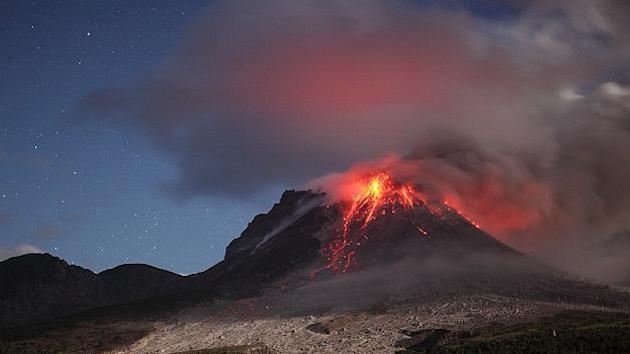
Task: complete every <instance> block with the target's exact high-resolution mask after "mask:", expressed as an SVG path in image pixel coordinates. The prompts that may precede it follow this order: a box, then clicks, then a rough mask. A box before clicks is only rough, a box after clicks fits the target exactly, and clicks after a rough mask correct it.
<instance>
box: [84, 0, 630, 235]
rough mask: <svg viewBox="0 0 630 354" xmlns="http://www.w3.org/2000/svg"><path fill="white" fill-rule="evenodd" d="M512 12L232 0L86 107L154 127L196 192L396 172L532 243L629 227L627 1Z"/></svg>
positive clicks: (187, 188) (524, 7)
mask: <svg viewBox="0 0 630 354" xmlns="http://www.w3.org/2000/svg"><path fill="white" fill-rule="evenodd" d="M497 6H500V7H501V8H502V9H504V10H505V11H506V12H507V13H509V14H510V16H507V17H506V18H494V17H492V16H490V15H489V14H487V13H486V12H484V9H476V8H441V7H436V6H426V5H419V4H416V3H412V2H407V1H362V2H359V3H354V2H345V1H334V0H333V1H299V2H295V1H280V0H278V1H256V2H233V1H223V2H217V3H216V4H214V5H213V6H211V7H210V8H209V9H208V12H207V14H205V15H204V16H202V17H201V19H200V21H199V22H198V24H197V25H196V26H195V28H194V29H193V30H192V31H191V33H190V36H189V38H188V39H187V40H186V41H185V43H184V44H183V45H182V46H181V47H180V48H179V50H178V51H177V53H176V54H175V55H173V56H172V57H171V58H170V59H169V60H168V61H167V62H166V63H165V64H164V65H163V67H162V68H161V70H159V71H158V72H156V73H155V74H154V75H153V76H151V77H148V78H146V79H144V80H142V81H141V82H138V83H136V84H135V85H133V86H132V87H123V88H111V89H107V90H102V91H98V92H94V93H93V94H91V95H89V96H88V97H86V98H85V99H84V101H83V104H82V107H83V108H84V109H85V112H90V113H98V114H101V115H103V114H104V115H106V116H108V117H111V118H113V117H119V118H125V119H127V118H130V117H131V119H133V120H134V121H135V122H137V124H138V126H139V127H141V128H142V129H145V130H147V131H149V133H150V134H151V135H152V136H153V137H154V138H155V141H156V143H157V144H159V145H160V146H161V147H163V148H164V150H166V151H167V152H169V153H170V154H172V156H173V157H174V158H175V161H177V163H178V164H179V167H180V171H181V177H180V179H179V180H177V181H175V182H174V183H175V184H176V187H177V189H176V190H178V191H179V193H180V194H181V195H193V194H222V195H227V196H231V197H244V196H248V195H251V194H252V193H257V192H259V191H261V190H263V189H265V188H269V187H273V186H301V185H304V184H306V183H307V182H308V181H310V180H312V179H314V178H316V177H318V176H322V175H326V174H328V173H331V172H335V171H337V172H340V171H347V170H348V169H349V171H351V172H353V171H354V172H356V171H358V170H366V171H367V170H369V169H371V168H374V167H383V166H385V167H387V168H389V169H391V170H392V171H393V173H394V174H396V175H397V176H398V177H399V178H403V179H405V180H407V181H410V182H412V183H414V184H415V185H417V186H418V187H419V188H420V189H421V190H423V191H424V192H426V193H429V194H431V195H434V196H436V197H437V198H440V199H443V200H448V202H449V203H451V204H453V205H454V206H455V207H457V208H458V209H461V210H462V211H463V212H464V213H466V214H467V215H470V216H471V217H473V218H474V219H475V220H476V221H478V223H479V224H480V225H481V226H482V228H486V229H487V230H489V231H490V232H492V233H493V234H495V235H497V236H498V237H500V238H501V239H502V240H504V241H506V242H509V243H512V244H515V245H517V246H519V247H521V248H528V247H537V246H539V245H540V244H541V243H545V242H554V241H556V240H558V239H563V238H565V237H566V236H575V237H577V238H579V237H586V236H592V235H604V234H608V233H611V232H614V231H617V230H621V229H624V228H628V227H630V225H628V224H629V223H630V219H628V218H627V215H628V213H629V212H630V184H629V183H627V181H628V180H630V155H628V154H627V153H626V152H627V151H630V88H629V87H628V80H627V79H628V72H629V70H628V69H629V68H628V66H627V63H628V62H630V61H629V60H628V59H629V56H630V45H629V43H630V41H628V38H629V37H630V31H629V26H628V24H627V21H626V19H627V18H628V15H629V14H630V12H629V7H628V5H627V4H626V3H625V2H622V1H600V2H597V3H595V2H591V1H571V2H553V1H529V2H511V1H506V2H504V3H500V4H498V5H497ZM383 156H386V157H383ZM360 161H373V162H366V163H362V164H358V165H355V163H357V162H360ZM353 165H354V166H355V167H351V166H353ZM334 178H342V177H340V176H339V175H331V176H329V177H328V178H326V180H328V181H330V180H332V179H334ZM321 181H322V180H321V179H320V180H318V182H321ZM315 184H317V183H315ZM327 186H330V184H328V185H327ZM543 236H544V237H543Z"/></svg>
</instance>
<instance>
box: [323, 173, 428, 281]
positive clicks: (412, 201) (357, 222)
mask: <svg viewBox="0 0 630 354" xmlns="http://www.w3.org/2000/svg"><path fill="white" fill-rule="evenodd" d="M421 202H424V198H423V197H422V195H421V194H420V193H418V192H417V191H415V190H414V188H413V187H412V186H410V185H400V184H396V183H394V182H393V181H392V179H391V177H390V175H389V174H388V173H385V172H380V173H378V174H375V175H373V176H371V177H368V178H365V179H362V180H360V181H359V182H358V183H357V186H356V193H355V194H354V196H353V197H352V201H351V204H350V206H349V207H348V209H347V211H346V212H345V213H344V216H343V229H342V232H341V235H340V237H337V238H333V239H332V240H331V241H330V242H329V243H328V244H327V245H326V247H325V248H324V250H323V252H324V255H325V256H326V257H327V263H326V265H325V266H324V269H330V270H331V271H333V272H334V273H345V272H347V271H348V270H349V269H350V268H352V267H353V266H354V265H355V264H356V252H355V250H354V247H355V246H360V244H361V242H362V241H363V240H367V235H365V234H362V233H361V232H360V231H361V230H364V229H365V228H366V227H367V225H368V224H369V223H370V222H371V221H373V220H374V219H376V218H377V217H378V216H380V215H384V214H385V213H386V212H391V213H396V212H397V208H403V209H407V208H413V207H414V206H415V205H416V204H418V203H421ZM385 207H387V208H385ZM385 209H387V211H386V210H385ZM418 230H419V232H420V233H421V234H422V235H425V236H426V235H427V232H426V231H424V230H423V229H422V228H420V227H418ZM357 233H359V234H362V235H359V236H357Z"/></svg>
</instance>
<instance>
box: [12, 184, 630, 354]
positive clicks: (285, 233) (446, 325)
mask: <svg viewBox="0 0 630 354" xmlns="http://www.w3.org/2000/svg"><path fill="white" fill-rule="evenodd" d="M373 205H376V207H373ZM348 210H349V209H348V205H344V204H343V203H330V201H328V200H327V199H326V197H325V195H323V194H321V193H314V192H310V191H287V192H285V193H284V194H283V196H282V198H281V200H280V202H279V203H277V204H275V205H274V206H273V208H272V209H271V210H270V211H269V212H268V213H266V214H261V215H258V216H256V217H255V218H254V219H253V220H252V222H251V223H250V224H249V225H248V226H247V228H246V229H245V230H244V231H243V233H242V234H241V235H240V237H238V238H236V239H235V240H234V241H233V242H232V243H230V245H229V246H228V248H227V250H226V256H225V259H224V260H223V261H222V262H220V263H218V264H217V265H215V266H214V267H212V268H210V269H208V270H206V271H204V272H201V273H198V274H194V275H191V276H188V277H179V276H177V275H175V274H172V273H168V272H164V271H161V270H158V269H155V268H152V267H148V266H142V265H127V266H121V267H118V268H114V269H112V270H109V271H106V272H103V273H100V274H94V273H92V272H90V271H88V270H85V269H82V268H79V267H76V266H69V265H67V264H66V263H65V262H63V261H61V260H59V259H56V258H54V257H51V256H49V255H40V256H35V255H29V256H23V257H18V258H14V259H11V260H8V261H6V262H3V263H2V264H0V276H1V278H0V279H1V280H0V281H1V282H2V283H1V284H2V285H3V288H2V290H1V291H2V293H1V294H2V298H0V300H1V302H0V305H1V306H2V309H3V312H2V313H3V316H5V317H4V318H6V319H9V323H10V321H11V319H13V321H14V322H12V323H15V319H16V318H19V317H20V316H22V318H23V319H24V320H22V322H21V323H27V322H28V321H31V322H34V321H33V320H34V319H40V318H45V319H53V318H56V319H55V320H53V321H51V322H47V323H44V324H41V325H39V326H28V327H22V328H13V329H11V330H10V331H5V332H4V333H3V335H0V341H2V342H0V349H1V351H4V352H46V353H48V352H136V353H156V352H167V353H177V352H188V353H195V352H196V353H394V352H396V351H407V352H410V353H411V352H422V351H423V350H429V349H431V350H432V348H433V349H436V348H438V347H440V346H443V347H444V346H446V345H452V346H458V345H469V344H470V343H467V342H466V340H468V339H466V338H473V337H474V338H477V337H479V336H483V335H489V334H488V333H495V332H493V329H488V328H494V329H496V328H503V327H505V328H512V327H510V326H516V325H519V324H523V323H534V324H535V323H548V322H545V321H547V320H546V319H547V318H549V317H550V316H551V317H553V316H564V314H565V313H567V311H569V312H572V313H573V312H577V313H581V314H585V316H587V317H588V316H593V317H592V318H595V320H593V321H594V322H592V323H595V324H596V323H600V322H601V321H604V322H605V321H608V320H609V317H606V316H612V317H610V318H614V321H618V317H615V316H621V317H620V318H622V319H627V316H628V310H629V307H628V306H629V304H630V300H629V299H630V298H629V297H628V294H627V293H626V292H624V291H622V290H618V289H615V288H611V287H609V286H606V285H601V284H595V283H590V282H586V281H581V280H578V279H576V278H575V277H573V276H571V275H569V274H565V273H562V272H559V271H556V270H554V269H552V268H550V267H548V266H546V265H544V264H541V263H539V262H538V261H536V260H534V259H532V258H530V257H529V256H526V255H524V254H522V253H520V252H517V251H515V250H513V249H511V248H509V247H507V246H505V245H503V244H502V243H500V242H498V241H496V240H495V239H494V238H492V237H491V236H490V235H488V234H487V233H485V232H483V231H482V230H481V229H480V228H478V227H477V226H476V225H475V224H474V222H472V221H471V220H469V219H467V218H466V217H465V216H463V215H461V214H459V213H458V212H457V211H456V210H454V209H452V208H450V207H448V206H446V205H431V204H429V203H425V202H423V201H412V202H410V203H407V202H405V200H402V199H399V198H398V197H393V198H389V199H386V200H385V201H384V202H383V201H378V204H370V201H369V200H368V201H366V202H362V201H360V200H359V201H358V202H356V205H354V206H353V207H352V208H351V209H350V210H351V211H352V212H353V213H349V212H348ZM366 215H368V216H369V217H365V216H366ZM372 215H374V216H373V217H372ZM42 259H43V260H45V261H42ZM22 269H26V270H27V273H19V272H22ZM17 274H21V275H20V276H18V275H17ZM29 305H34V306H32V307H30V308H29ZM113 305H115V306H113ZM5 309H6V310H5ZM88 309H93V310H91V311H88V312H85V310H88ZM5 311H6V312H5ZM20 314H22V315H20ZM71 314H74V315H73V316H70V317H67V316H68V315H71ZM602 314H604V315H602ZM63 316H65V317H63ZM597 316H600V317H601V316H604V317H603V319H602V318H600V317H597ZM588 318H591V317H588ZM541 321H542V322H541ZM597 321H600V322H597ZM611 321H613V320H611ZM614 321H613V322H614ZM5 323H8V322H7V320H5ZM601 323H603V322H601ZM606 323H607V324H606V325H608V322H606ZM614 323H615V324H614V326H616V327H614V328H616V329H615V330H611V331H612V332H614V333H618V331H617V330H619V331H622V332H623V331H627V327H624V325H617V322H614ZM536 326H538V325H536ZM582 327H583V326H582ZM582 327H579V330H582V329H583V328H582ZM536 328H538V329H540V330H541V331H542V332H541V333H543V336H546V335H547V334H544V333H547V332H548V331H553V330H554V329H553V328H554V327H553V325H548V324H543V325H540V326H538V327H536ZM541 328H542V329H541ZM545 328H546V329H545ZM538 329H537V330H538ZM547 329H548V331H547ZM576 330H578V329H576ZM545 331H547V332H545ZM612 332H611V333H612ZM466 333H469V334H470V335H468V334H466ZM528 333H529V332H528ZM536 333H537V332H536ZM549 333H551V332H549ZM576 333H577V332H576ZM580 333H581V332H580ZM623 333H626V332H623ZM628 334H630V333H628ZM475 336H477V337H475ZM479 338H481V337H479ZM484 338H485V337H484ZM545 338H546V337H545ZM528 340H529V339H528ZM464 342H466V343H464ZM569 342H570V341H569ZM462 343H464V344H462ZM475 343H476V342H475ZM615 343H618V342H615ZM477 344H478V343H477ZM477 344H475V345H477ZM508 344H509V343H508ZM508 344H506V345H508ZM221 348H222V349H221ZM444 348H446V347H444ZM449 348H450V347H449ZM436 350H437V349H436ZM444 350H446V349H444ZM449 350H450V349H449Z"/></svg>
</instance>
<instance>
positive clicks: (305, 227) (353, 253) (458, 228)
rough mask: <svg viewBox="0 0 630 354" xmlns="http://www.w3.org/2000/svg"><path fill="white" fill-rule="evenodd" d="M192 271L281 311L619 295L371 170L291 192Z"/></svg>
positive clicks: (198, 280) (230, 293)
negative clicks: (334, 192)
mask: <svg viewBox="0 0 630 354" xmlns="http://www.w3.org/2000/svg"><path fill="white" fill-rule="evenodd" d="M189 278H190V279H189V285H190V286H191V287H192V288H198V289H203V288H208V289H212V291H214V292H217V293H219V294H221V295H222V296H225V297H227V298H230V299H243V298H248V297H260V295H261V294H266V296H267V297H272V298H274V300H273V301H277V302H278V303H277V304H275V305H274V306H270V307H273V308H274V311H285V310H286V311H298V312H312V311H314V310H321V311H327V310H344V309H345V310H347V309H360V308H364V307H366V306H367V307H369V306H375V305H377V304H378V303H382V302H383V301H407V300H410V299H416V300H421V299H434V298H436V297H439V296H450V295H454V294H457V295H470V294H494V295H507V296H513V297H522V298H528V299H537V300H550V301H555V300H563V301H564V300H567V299H573V300H574V301H575V302H594V303H600V302H602V301H603V302H606V301H609V302H611V303H616V301H617V300H616V298H615V297H610V296H605V294H604V293H603V292H606V290H605V289H604V288H602V287H601V286H598V285H593V284H588V283H584V282H580V281H577V280H575V279H573V278H571V277H570V276H568V275H566V274H563V273H561V272H558V271H556V270H554V269H552V268H550V267H548V266H545V265H543V264H541V263H539V262H538V261H536V260H534V259H533V258H531V257H529V256H527V255H524V254H522V253H520V252H518V251H516V250H514V249H512V248H510V247H508V246H506V245H504V244H503V243H501V242H499V241H497V240H496V239H495V238H493V237H492V236H490V235H488V234H487V233H485V232H484V231H483V230H481V229H480V227H479V226H478V225H476V223H475V222H474V221H473V220H470V219H469V218H467V217H466V216H464V215H462V214H461V213H460V212H458V211H457V210H455V209H454V208H452V207H450V206H448V204H446V203H444V202H441V201H435V200H430V199H429V198H427V197H425V196H424V195H423V194H421V193H419V192H417V191H416V190H415V189H414V188H413V187H412V186H410V185H404V184H399V183H396V182H395V181H393V180H392V179H391V177H390V176H389V175H387V174H384V173H380V174H375V175H372V176H368V177H366V178H365V179H364V180H362V182H361V183H360V184H359V187H358V188H357V189H356V192H355V193H354V194H353V195H352V198H349V199H348V200H345V201H340V202H331V201H330V200H329V199H327V197H326V195H325V194H323V193H315V192H311V191H287V192H285V193H284V194H283V196H282V198H281V200H280V202H279V203H278V204H276V205H274V206H273V208H272V209H271V211H270V212H269V213H267V214H262V215H258V216H256V217H255V218H254V220H253V221H252V222H251V223H250V224H249V225H248V227H247V228H246V229H245V231H244V232H243V233H242V234H241V236H240V237H239V238H237V239H235V240H234V241H232V242H231V243H230V245H229V246H228V247H227V250H226V256H225V259H224V260H223V261H222V262H220V263H219V264H217V265H216V266H214V267H212V268H210V269H209V270H208V271H206V272H203V273H200V274H197V275H194V276H191V277H189ZM269 294H276V295H274V296H269ZM606 299H609V300H606ZM266 306H267V305H266Z"/></svg>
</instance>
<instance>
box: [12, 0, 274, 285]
mask: <svg viewBox="0 0 630 354" xmlns="http://www.w3.org/2000/svg"><path fill="white" fill-rule="evenodd" d="M205 5H206V2H204V1H185V2H183V1H182V2H178V1H157V2H151V3H149V2H146V1H32V2H31V1H20V0H16V1H3V2H2V3H1V4H0V26H1V27H2V29H1V31H0V43H2V50H1V52H0V82H1V83H2V84H1V85H0V110H1V113H0V122H1V125H0V129H1V131H0V134H1V135H0V249H3V250H4V251H5V252H7V251H16V252H19V251H20V250H22V249H25V250H28V247H27V246H28V245H30V246H31V247H33V249H32V250H36V249H39V250H41V251H44V252H49V253H51V254H54V255H57V256H59V257H61V258H64V259H66V260H67V261H68V262H74V263H75V264H79V265H81V266H84V267H87V268H90V269H93V270H96V271H100V270H103V269H106V268H109V267H113V266H115V265H118V264H121V263H129V262H141V263H148V264H152V265H155V266H158V267H162V268H165V269H169V270H172V271H176V272H180V273H191V272H196V271H199V270H202V269H204V268H205V267H208V266H209V265H212V264H214V263H215V262H217V261H218V260H220V259H221V258H222V256H223V252H224V248H225V246H226V244H227V242H229V240H231V239H232V238H234V237H236V236H237V235H238V234H239V233H240V231H242V229H243V228H244V226H245V225H247V222H248V221H249V220H250V219H251V218H252V216H253V215H255V214H257V213H260V212H264V211H266V210H267V209H269V207H270V205H271V204H272V203H273V202H274V201H275V200H276V199H277V198H278V196H277V193H276V195H273V194H271V193H270V194H269V195H264V196H257V197H255V198H250V199H247V200H238V201H234V200H230V199H225V198H214V197H207V196H202V197H196V198H191V199H188V200H186V201H182V200H175V199H174V198H173V197H172V196H169V195H168V193H167V192H166V191H164V188H162V187H161V183H162V182H163V181H165V180H169V179H172V178H174V175H175V174H176V173H177V170H176V166H175V165H174V164H173V162H172V161H171V160H170V159H169V156H167V155H166V154H164V153H162V152H161V151H160V150H159V149H158V148H157V147H156V146H154V145H153V144H152V143H151V142H150V141H149V140H148V139H147V137H146V136H145V135H144V134H142V133H141V132H138V131H135V130H134V129H132V128H130V127H129V126H124V125H121V124H114V123H111V124H108V123H107V122H102V121H101V122H95V121H87V120H86V119H84V118H83V117H81V115H80V114H78V113H77V109H76V106H77V104H78V102H79V100H80V99H81V98H82V97H83V96H85V95H86V94H88V93H89V92H91V91H92V90H95V89H98V88H100V87H107V86H109V85H123V84H125V83H129V82H132V81H133V80H136V79H138V78H139V77H142V76H143V75H146V74H148V73H150V72H151V71H152V70H155V69H156V67H157V66H158V65H159V64H160V63H161V62H162V61H163V60H164V59H165V57H167V56H168V54H169V52H170V51H171V50H173V48H174V47H177V45H178V44H179V42H180V40H181V38H182V36H184V34H185V32H186V30H187V29H188V27H189V26H190V25H191V23H193V22H194V21H195V20H196V19H198V17H199V16H200V15H201V14H202V13H203V11H204V6H205Z"/></svg>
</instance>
